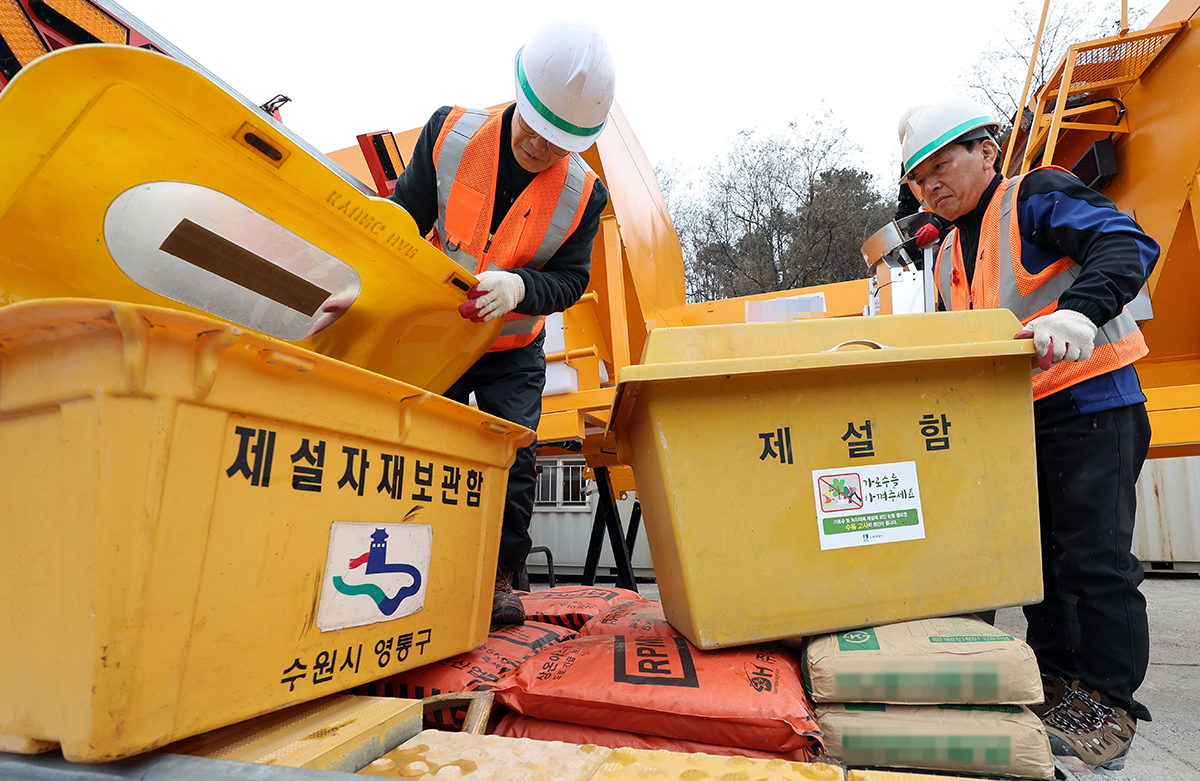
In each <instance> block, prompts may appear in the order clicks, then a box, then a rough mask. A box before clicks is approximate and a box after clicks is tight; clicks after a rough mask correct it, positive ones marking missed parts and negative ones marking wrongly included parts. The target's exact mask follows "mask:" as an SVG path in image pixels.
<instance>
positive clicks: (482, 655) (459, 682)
mask: <svg viewBox="0 0 1200 781" xmlns="http://www.w3.org/2000/svg"><path fill="white" fill-rule="evenodd" d="M573 637H575V632H574V630H571V629H567V628H565V627H559V626H551V625H550V624H538V623H532V622H530V623H525V624H517V625H515V626H507V627H504V628H503V629H496V630H493V631H492V632H491V633H490V634H488V638H487V641H486V642H485V643H484V645H483V647H482V648H478V649H476V650H474V651H467V652H466V653H464V654H459V655H458V656H452V657H450V658H449V659H443V660H442V661H440V662H434V663H433V664H427V665H424V666H423V667H417V668H415V669H412V670H406V671H404V672H402V673H397V674H396V675H393V676H391V677H388V678H384V679H383V680H379V681H374V682H372V683H367V684H363V685H362V686H359V687H357V688H356V689H355V690H354V693H355V694H363V695H367V696H373V697H407V698H409V699H414V700H419V699H422V698H424V697H431V696H433V695H435V694H443V693H446V692H466V691H475V690H477V689H481V690H485V691H486V690H488V689H492V688H494V687H495V686H496V685H497V684H499V683H500V682H501V681H502V680H503V679H504V678H505V677H506V676H508V675H510V674H512V673H513V672H514V671H515V670H516V669H517V668H518V667H519V666H520V665H521V663H522V662H524V661H525V660H526V659H529V658H530V657H532V656H534V655H535V654H537V653H538V651H540V650H542V649H543V648H545V647H546V646H549V645H553V644H554V643H558V642H560V641H562V640H569V639H571V638H573ZM465 717H466V709H465V708H457V709H453V710H446V711H439V712H436V713H430V714H427V716H426V721H427V722H429V723H431V724H436V725H445V724H451V723H452V724H455V725H461V724H462V722H463V719H464V718H465Z"/></svg>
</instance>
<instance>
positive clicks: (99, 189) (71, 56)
mask: <svg viewBox="0 0 1200 781" xmlns="http://www.w3.org/2000/svg"><path fill="white" fill-rule="evenodd" d="M0 148H2V149H3V150H4V152H3V154H2V155H0V236H3V241H0V303H13V302H16V301H21V300H27V299H35V298H51V297H86V298H102V299H111V300H114V301H129V302H132V303H138V304H149V305H154V306H164V307H168V308H173V309H182V310H184V311H191V312H195V313H206V314H210V315H213V316H216V317H220V318H222V319H225V320H228V321H231V322H235V323H238V324H239V325H242V326H245V327H248V328H252V329H254V330H256V331H259V332H261V333H265V334H268V335H270V336H274V337H277V338H280V339H284V340H286V341H289V342H295V343H299V344H302V345H303V346H304V347H307V348H309V349H311V350H314V351H316V352H319V353H322V354H324V355H328V356H331V357H334V358H337V359H338V360H342V361H345V362H347V363H351V364H354V365H355V366H361V367H363V368H366V369H370V370H371V371H374V372H377V373H379V374H383V375H385V376H388V377H392V378H394V379H398V380H401V381H402V382H407V383H410V384H412V385H416V386H418V387H422V388H426V389H428V390H432V391H434V392H436V393H441V392H443V391H445V389H446V388H448V387H449V386H450V384H451V383H453V382H454V381H455V380H456V379H458V377H460V376H461V375H462V373H463V372H464V371H465V370H466V369H467V368H468V367H470V366H471V364H472V363H474V361H475V359H476V358H478V356H479V355H481V354H482V353H483V352H484V350H486V349H487V348H488V347H490V346H491V344H492V343H493V342H494V341H495V338H496V336H497V334H498V333H499V332H500V329H501V327H502V323H501V321H493V322H491V323H483V324H480V323H472V322H470V321H469V320H464V319H463V318H462V317H460V316H459V314H458V311H457V309H458V306H459V305H460V304H461V303H463V302H464V301H466V300H467V299H466V291H467V290H468V289H469V288H470V287H471V285H473V284H474V283H475V278H474V277H473V276H472V275H470V274H469V273H468V272H467V271H466V270H464V269H463V268H461V267H460V266H459V265H458V264H457V263H455V262H454V261H452V260H450V259H449V258H447V257H446V256H445V255H443V254H442V253H441V252H439V251H437V250H435V249H434V248H433V247H432V246H431V245H430V244H429V243H428V242H426V241H424V240H423V239H422V237H421V236H420V235H419V234H418V233H417V228H416V224H415V223H414V222H413V220H412V218H411V217H410V216H409V215H408V213H407V212H405V211H404V210H403V209H401V208H400V207H399V206H398V205H396V204H395V203H392V202H391V201H388V200H384V199H381V198H376V197H373V196H372V195H371V194H370V192H369V191H364V189H365V186H363V185H361V183H358V184H357V186H356V183H355V182H352V181H350V180H349V179H347V178H344V177H343V176H342V175H340V174H339V172H338V170H335V169H334V168H333V167H331V163H330V162H329V161H328V159H326V158H323V157H317V156H316V155H314V154H311V153H310V152H309V151H307V150H306V149H305V148H304V147H303V146H301V145H300V144H297V143H295V142H294V141H292V140H291V139H290V138H289V137H288V136H287V135H286V134H285V133H284V132H283V131H282V128H281V127H280V126H279V125H278V124H276V123H275V122H274V121H273V120H271V119H269V118H268V117H266V116H265V115H264V114H263V113H262V112H261V111H260V110H258V109H256V108H253V107H252V106H249V105H247V104H246V103H244V102H243V101H242V100H239V99H238V98H236V97H235V96H233V95H232V94H230V93H228V92H226V91H225V90H224V89H222V88H221V87H220V86H218V85H217V84H215V83H214V82H212V81H210V80H209V79H207V78H205V77H204V76H203V75H201V74H200V73H198V72H196V71H194V70H192V69H191V68H190V67H188V66H187V65H185V64H183V63H181V62H178V61H176V60H173V59H171V58H169V57H166V56H163V55H160V54H157V53H154V52H150V51H146V50H144V49H138V48H134V47H129V46H109V45H94V46H71V47H67V48H65V49H62V50H60V51H58V52H55V53H53V54H50V55H47V56H45V57H42V58H39V59H38V60H37V61H35V62H34V63H32V64H30V65H29V66H28V67H26V68H23V69H22V70H21V71H20V73H19V74H17V76H16V77H15V78H14V79H13V81H12V82H11V83H10V84H9V85H8V86H7V87H5V89H4V91H3V92H0ZM360 188H363V189H360ZM339 302H340V304H341V305H342V306H348V311H346V312H345V314H344V315H343V316H342V317H341V318H340V319H339V320H337V321H336V322H334V323H333V324H332V325H329V326H328V327H327V328H325V330H323V331H320V332H319V333H317V334H316V335H315V336H311V337H310V336H308V333H309V332H310V331H311V330H313V328H314V327H316V326H317V325H318V321H321V320H322V318H323V314H322V309H323V307H326V306H327V305H333V304H335V303H339Z"/></svg>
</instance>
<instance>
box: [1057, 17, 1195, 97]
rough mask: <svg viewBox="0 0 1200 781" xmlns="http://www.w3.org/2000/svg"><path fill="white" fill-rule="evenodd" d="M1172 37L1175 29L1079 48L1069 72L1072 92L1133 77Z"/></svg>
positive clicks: (1137, 74)
mask: <svg viewBox="0 0 1200 781" xmlns="http://www.w3.org/2000/svg"><path fill="white" fill-rule="evenodd" d="M1173 37H1175V31H1174V30H1172V31H1170V32H1164V33H1160V34H1158V35H1153V36H1148V37H1146V38H1138V39H1135V40H1129V41H1116V42H1114V43H1110V44H1107V45H1104V46H1098V47H1096V48H1094V49H1082V50H1080V51H1079V53H1078V54H1077V55H1076V59H1075V70H1074V72H1073V73H1072V74H1071V92H1076V91H1077V90H1080V89H1085V88H1087V87H1088V86H1089V85H1091V84H1095V83H1098V82H1111V81H1132V80H1133V79H1136V78H1137V77H1138V76H1140V75H1141V74H1142V71H1144V70H1145V69H1146V68H1147V67H1148V66H1149V65H1150V63H1151V62H1153V61H1154V58H1155V57H1157V56H1158V53H1159V52H1160V51H1162V50H1163V47H1164V46H1166V45H1167V44H1168V43H1169V42H1170V40H1171V39H1172V38H1173ZM1060 78H1061V77H1060Z"/></svg>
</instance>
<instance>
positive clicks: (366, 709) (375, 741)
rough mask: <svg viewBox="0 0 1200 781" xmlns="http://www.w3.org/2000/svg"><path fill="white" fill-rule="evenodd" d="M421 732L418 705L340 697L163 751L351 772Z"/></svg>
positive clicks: (385, 698) (279, 713)
mask: <svg viewBox="0 0 1200 781" xmlns="http://www.w3.org/2000/svg"><path fill="white" fill-rule="evenodd" d="M421 728H422V703H421V701H420V700H405V699H399V698H393V697H353V696H350V695H344V694H342V695H333V696H331V697H326V698H323V699H320V700H316V701H314V702H310V703H306V704H304V705H295V706H292V707H291V708H285V709H284V710H281V711H276V712H275V713H271V714H268V715H266V716H259V717H258V718H256V719H251V720H250V721H246V722H242V723H241V724H234V725H232V726H229V727H225V728H223V729H219V730H213V731H212V732H206V733H205V734H203V735H197V736H196V737H194V738H188V739H186V740H181V741H179V742H178V743H173V744H172V745H170V746H167V747H166V748H165V749H163V751H165V752H167V753H170V754H188V755H190V756H196V757H210V758H212V759H229V760H234V761H236V762H254V763H256V764H260V765H279V766H281V767H307V768H312V769H314V770H333V771H337V772H341V773H353V772H355V771H358V770H361V769H362V768H364V767H366V766H367V765H369V764H370V763H371V762H374V761H375V760H376V759H378V758H379V757H381V756H383V755H384V754H386V753H387V752H389V751H391V750H392V749H394V748H396V746H399V745H400V744H401V743H403V742H404V741H406V740H408V739H410V738H412V737H413V736H414V735H416V734H417V733H419V732H420V731H421Z"/></svg>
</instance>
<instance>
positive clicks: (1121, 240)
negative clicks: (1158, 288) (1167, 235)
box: [1017, 169, 1159, 326]
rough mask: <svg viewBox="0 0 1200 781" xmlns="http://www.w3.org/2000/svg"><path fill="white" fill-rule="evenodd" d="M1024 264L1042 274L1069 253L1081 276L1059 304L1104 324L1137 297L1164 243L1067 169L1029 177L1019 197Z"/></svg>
mask: <svg viewBox="0 0 1200 781" xmlns="http://www.w3.org/2000/svg"><path fill="white" fill-rule="evenodd" d="M1017 208H1018V220H1019V223H1020V226H1021V244H1022V246H1021V265H1023V266H1024V267H1025V269H1026V270H1027V271H1028V272H1029V273H1031V274H1037V273H1039V272H1040V271H1042V270H1044V269H1045V268H1046V267H1047V266H1049V265H1051V264H1052V263H1055V262H1056V261H1058V260H1059V259H1060V258H1062V257H1063V256H1064V255H1065V256H1066V257H1069V258H1070V259H1071V260H1073V261H1075V263H1077V264H1078V265H1079V267H1080V271H1079V276H1078V277H1077V278H1076V279H1075V282H1074V283H1073V284H1072V285H1071V287H1070V288H1069V289H1068V290H1067V291H1066V292H1065V293H1063V294H1062V295H1061V296H1060V297H1059V300H1058V305H1059V307H1060V308H1062V309H1072V310H1074V311H1076V312H1079V313H1081V314H1083V315H1086V316H1087V317H1088V318H1089V319H1090V320H1091V321H1092V322H1093V323H1095V324H1096V325H1097V326H1102V325H1104V324H1105V323H1107V322H1108V321H1109V320H1111V319H1112V318H1114V317H1116V316H1117V315H1118V314H1120V312H1121V308H1122V307H1124V306H1125V305H1126V304H1128V303H1129V302H1130V301H1132V300H1133V299H1134V297H1135V296H1137V294H1138V291H1139V290H1141V287H1142V284H1143V283H1144V282H1145V281H1146V279H1147V278H1148V277H1149V276H1150V272H1152V271H1153V270H1154V264H1155V263H1157V262H1158V254H1159V249H1158V244H1157V242H1155V241H1154V239H1152V238H1150V237H1149V236H1147V235H1146V233H1145V232H1144V231H1143V230H1142V229H1141V228H1140V227H1139V226H1138V224H1137V223H1136V222H1134V220H1133V219H1132V218H1131V217H1129V216H1128V215H1126V214H1123V213H1121V212H1119V211H1117V208H1116V206H1114V205H1113V202H1112V201H1110V200H1109V199H1108V198H1105V197H1104V196H1103V195H1101V194H1100V193H1098V192H1096V191H1095V190H1092V189H1091V188H1089V187H1087V186H1086V185H1084V184H1083V183H1082V182H1081V181H1079V180H1078V179H1076V178H1075V177H1074V176H1071V175H1070V174H1068V173H1065V172H1063V171H1058V170H1054V169H1044V170H1038V171H1033V172H1031V173H1029V174H1028V175H1027V176H1026V177H1025V179H1024V180H1023V181H1022V182H1021V189H1020V190H1019V193H1018V196H1017Z"/></svg>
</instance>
